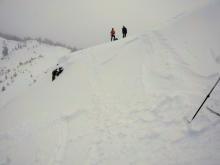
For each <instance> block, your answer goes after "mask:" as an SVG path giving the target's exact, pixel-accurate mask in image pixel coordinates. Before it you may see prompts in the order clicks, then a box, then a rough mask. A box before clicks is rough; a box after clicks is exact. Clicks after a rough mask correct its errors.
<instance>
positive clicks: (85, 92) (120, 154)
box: [0, 3, 220, 165]
mask: <svg viewBox="0 0 220 165" xmlns="http://www.w3.org/2000/svg"><path fill="white" fill-rule="evenodd" d="M217 4H219V3H217ZM206 11H213V12H214V11H215V12H216V14H219V13H220V10H218V7H217V5H216V4H213V5H210V6H207V7H206V8H204V9H202V10H201V11H197V12H195V13H193V14H192V15H191V16H189V17H188V18H184V20H182V21H180V22H179V23H177V24H179V25H180V28H178V30H182V31H184V32H185V34H183V33H181V34H182V35H181V34H180V33H179V32H178V30H175V28H174V27H170V28H168V29H164V30H161V31H154V32H149V33H146V34H144V35H141V36H133V37H128V38H126V39H123V40H120V41H117V42H114V43H108V44H103V45H99V46H96V47H93V48H88V49H86V50H82V51H79V52H76V53H72V54H70V55H68V56H65V58H64V57H63V58H61V60H62V63H63V64H64V72H63V74H61V75H60V76H59V77H58V78H57V79H56V80H55V81H54V82H51V75H50V73H49V72H48V73H45V74H44V75H42V79H41V81H38V83H35V84H34V85H33V86H32V87H31V89H30V90H29V91H26V92H25V93H23V94H22V95H21V96H20V97H17V98H16V99H14V100H12V101H11V102H10V103H9V104H7V105H6V106H4V107H2V108H1V109H0V164H2V165H3V164H4V165H9V164H10V165H23V164H25V165H26V164H27V165H30V164H31V165H35V164H36V165H56V164H57V165H58V164H60V165H70V164H76V165H84V164H85V165H93V164H97V165H103V164H105V165H110V164H111V165H113V164H114V165H115V164H123V165H127V164H131V165H146V164H150V165H158V164H165V165H176V164H178V165H185V164H188V165H197V164H198V165H207V164H210V165H218V164H219V161H220V152H219V151H220V148H219V146H220V141H219V137H220V131H219V130H220V118H219V116H217V115H216V114H213V113H211V112H210V111H208V110H207V109H206V107H207V106H208V107H210V108H212V109H213V110H214V111H216V112H218V113H220V84H219V85H218V86H217V87H216V89H215V91H214V92H213V94H212V96H211V98H210V99H209V100H208V101H207V103H206V104H205V106H204V107H203V108H202V110H201V112H200V113H199V114H198V116H197V117H196V118H195V120H194V121H193V122H192V123H191V124H189V123H187V119H189V120H190V119H191V118H192V116H193V114H194V113H195V111H196V109H197V108H198V106H199V105H200V103H201V102H202V101H203V99H204V97H205V96H206V94H207V93H208V92H209V90H210V89H211V87H212V86H213V85H214V83H215V81H216V80H217V79H218V77H219V72H220V64H219V62H218V60H216V59H217V58H218V57H217V55H218V54H219V53H220V51H219V50H218V49H217V47H214V45H219V43H220V42H218V34H219V32H220V29H216V30H217V31H213V30H212V29H211V30H210V29H209V27H207V28H204V29H203V30H204V31H202V33H201V35H198V36H199V40H198V41H197V40H196V41H195V40H194V39H197V36H195V37H194V36H192V34H194V31H193V30H192V28H190V25H192V24H191V23H189V22H188V21H191V20H192V19H196V18H197V17H201V18H205V16H206V15H207V12H206ZM208 13H209V12H208ZM217 18H219V17H216V19H217ZM213 19H215V18H213ZM196 20H197V19H196ZM208 20H210V19H207V20H206V19H204V20H203V21H204V23H205V22H206V21H208ZM215 21H217V20H215ZM181 28H182V29H181ZM198 34H199V33H198ZM202 34H205V35H204V38H203V36H202ZM214 34H215V35H214ZM186 35H188V36H190V37H188V38H187V37H186V38H184V36H186ZM205 36H208V37H210V40H209V42H207V41H206V37H205ZM211 37H213V38H211ZM186 42H187V43H190V44H187V45H184V43H186ZM205 43H207V45H204V44H205ZM201 47H202V48H203V49H204V50H207V52H208V53H201V54H200V53H198V52H199V51H200V48H201ZM186 48H187V49H188V50H191V51H187V50H186ZM210 49H213V51H215V55H216V56H215V57H214V58H213V54H212V53H210V51H208V50H210ZM204 66H205V67H206V68H205V69H204Z"/></svg>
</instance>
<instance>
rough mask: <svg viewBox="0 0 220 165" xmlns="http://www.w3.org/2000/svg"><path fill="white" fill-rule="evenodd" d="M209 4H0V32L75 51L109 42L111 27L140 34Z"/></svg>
mask: <svg viewBox="0 0 220 165" xmlns="http://www.w3.org/2000/svg"><path fill="white" fill-rule="evenodd" d="M209 1H212V0H0V31H1V32H5V33H10V34H15V35H18V36H32V37H39V36H41V37H47V38H50V39H53V40H56V41H61V42H64V43H66V44H70V45H73V46H77V47H88V46H91V45H96V44H98V43H103V42H107V41H109V38H110V37H109V31H110V29H111V27H115V29H116V33H117V34H116V35H118V36H117V37H118V38H120V37H121V27H122V26H123V25H125V26H126V27H127V28H128V34H129V35H131V34H138V33H143V32H145V31H147V30H151V29H155V28H159V27H161V26H162V25H165V24H168V23H169V22H172V20H173V18H174V17H175V16H177V15H179V14H182V13H188V12H190V11H192V10H195V9H196V8H200V7H202V6H204V5H205V4H207V2H209Z"/></svg>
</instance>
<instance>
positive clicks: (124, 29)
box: [122, 26, 128, 38]
mask: <svg viewBox="0 0 220 165" xmlns="http://www.w3.org/2000/svg"><path fill="white" fill-rule="evenodd" d="M127 32H128V30H127V28H126V27H125V26H123V27H122V34H123V38H125V37H126V35H127Z"/></svg>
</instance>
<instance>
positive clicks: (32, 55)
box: [0, 38, 70, 107]
mask: <svg viewBox="0 0 220 165" xmlns="http://www.w3.org/2000/svg"><path fill="white" fill-rule="evenodd" d="M4 50H7V52H5V53H4ZM69 52H70V50H68V49H66V48H62V47H55V46H50V45H47V44H43V43H39V42H38V41H35V40H28V41H26V42H19V41H13V40H7V39H3V38H0V107H1V106H3V105H5V104H7V103H8V102H9V101H10V100H11V99H13V98H15V97H16V96H18V95H20V94H21V93H22V92H23V91H25V90H26V89H28V87H30V86H32V85H33V84H34V83H36V82H37V81H38V80H40V79H41V78H42V76H43V75H44V73H47V72H50V71H51V70H52V69H53V68H54V67H55V66H56V64H57V61H58V59H60V58H61V57H63V55H65V54H68V53H69Z"/></svg>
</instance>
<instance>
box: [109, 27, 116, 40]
mask: <svg viewBox="0 0 220 165" xmlns="http://www.w3.org/2000/svg"><path fill="white" fill-rule="evenodd" d="M110 34H111V41H115V29H114V28H112V30H111V32H110Z"/></svg>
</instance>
